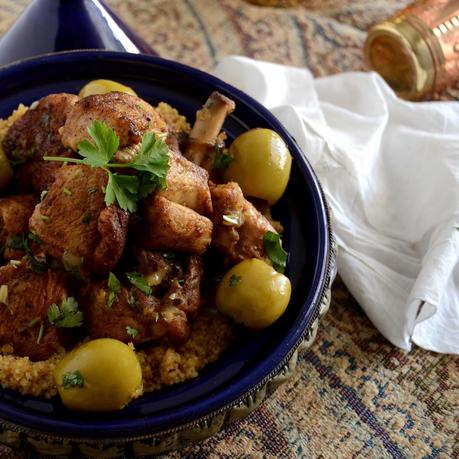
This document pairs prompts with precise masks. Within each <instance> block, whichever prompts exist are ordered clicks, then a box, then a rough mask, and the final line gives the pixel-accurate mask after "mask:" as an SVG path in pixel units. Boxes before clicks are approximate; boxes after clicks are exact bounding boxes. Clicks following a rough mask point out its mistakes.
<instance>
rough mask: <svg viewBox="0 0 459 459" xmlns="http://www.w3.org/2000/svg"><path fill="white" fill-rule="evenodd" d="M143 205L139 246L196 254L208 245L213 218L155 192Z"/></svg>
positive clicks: (139, 228) (204, 249) (138, 227)
mask: <svg viewBox="0 0 459 459" xmlns="http://www.w3.org/2000/svg"><path fill="white" fill-rule="evenodd" d="M144 207H145V216H144V220H143V221H141V223H140V224H139V225H138V226H137V234H138V237H139V243H140V245H141V246H142V247H145V248H146V249H151V250H178V251H180V252H188V253H195V254H202V253H204V252H205V251H206V249H207V248H208V247H209V245H210V241H211V238H212V222H211V221H210V220H209V219H208V218H206V217H203V216H202V215H199V214H198V213H197V212H195V211H194V210H192V209H189V208H188V207H184V206H182V205H180V204H177V203H175V202H172V201H169V200H168V199H166V198H164V197H162V196H160V195H158V194H155V195H151V196H149V197H148V198H147V199H146V200H145V202H144Z"/></svg>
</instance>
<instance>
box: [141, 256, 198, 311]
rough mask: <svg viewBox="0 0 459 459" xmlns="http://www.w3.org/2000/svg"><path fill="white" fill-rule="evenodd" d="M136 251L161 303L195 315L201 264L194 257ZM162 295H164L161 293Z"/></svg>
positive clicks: (142, 270)
mask: <svg viewBox="0 0 459 459" xmlns="http://www.w3.org/2000/svg"><path fill="white" fill-rule="evenodd" d="M167 256H169V257H170V258H171V259H167V258H165V256H164V255H162V254H160V253H157V252H150V251H148V250H137V252H136V259H137V262H138V263H139V271H140V273H142V274H143V275H144V276H145V278H146V280H147V282H148V284H149V285H150V286H151V287H152V289H153V292H154V293H155V294H158V292H162V300H161V303H162V305H164V306H167V305H169V306H174V307H176V308H178V309H181V310H182V311H184V312H185V313H186V314H187V316H189V315H194V314H196V312H197V311H198V309H199V307H200V306H201V283H202V280H203V276H204V267H203V262H202V259H201V257H200V256H197V255H191V256H187V255H185V256H184V255H181V256H180V255H179V254H167ZM164 292H165V293H164Z"/></svg>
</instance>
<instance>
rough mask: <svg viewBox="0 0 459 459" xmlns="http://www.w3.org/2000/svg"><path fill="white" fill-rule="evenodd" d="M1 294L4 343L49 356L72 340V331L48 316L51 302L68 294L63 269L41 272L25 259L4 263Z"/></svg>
mask: <svg viewBox="0 0 459 459" xmlns="http://www.w3.org/2000/svg"><path fill="white" fill-rule="evenodd" d="M0 297H1V298H0V345H5V344H10V345H12V346H13V348H14V354H15V355H19V356H28V357H30V359H31V360H45V359H47V358H49V357H50V356H51V355H52V354H54V353H55V352H56V351H57V350H58V349H59V348H60V347H62V346H64V347H65V345H67V344H69V339H70V338H71V336H70V335H69V331H68V330H64V329H62V328H58V327H55V326H53V325H51V324H50V323H49V321H48V318H47V312H48V308H49V306H50V305H51V304H53V303H56V304H57V305H60V304H61V302H62V301H63V300H64V299H65V298H66V297H67V290H66V287H65V282H64V278H63V275H62V273H58V272H53V271H46V272H44V273H43V274H38V273H35V272H33V271H31V270H30V269H28V267H27V265H26V264H25V263H21V264H20V265H19V266H13V265H11V264H9V265H6V266H2V267H1V268H0ZM41 328H42V331H41V332H40V329H41Z"/></svg>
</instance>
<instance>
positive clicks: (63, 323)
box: [48, 296, 83, 328]
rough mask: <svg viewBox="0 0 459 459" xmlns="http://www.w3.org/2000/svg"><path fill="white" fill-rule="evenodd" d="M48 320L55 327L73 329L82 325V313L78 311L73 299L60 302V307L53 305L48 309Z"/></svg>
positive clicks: (68, 298)
mask: <svg viewBox="0 0 459 459" xmlns="http://www.w3.org/2000/svg"><path fill="white" fill-rule="evenodd" d="M48 320H49V322H50V324H52V325H55V326H56V327H63V328H74V327H81V325H82V324H83V313H82V312H81V311H80V310H79V309H78V303H77V301H76V300H75V298H73V297H71V296H70V297H67V298H65V299H64V301H62V303H61V307H60V308H59V306H58V305H57V304H56V303H53V304H52V305H51V306H50V307H49V308H48Z"/></svg>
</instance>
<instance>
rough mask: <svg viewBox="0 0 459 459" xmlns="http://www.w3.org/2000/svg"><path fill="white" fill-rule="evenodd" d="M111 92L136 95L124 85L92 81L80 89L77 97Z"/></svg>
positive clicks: (109, 81) (107, 81) (111, 81)
mask: <svg viewBox="0 0 459 459" xmlns="http://www.w3.org/2000/svg"><path fill="white" fill-rule="evenodd" d="M113 91H118V92H125V93H127V94H132V95H133V96H136V95H137V94H136V93H135V91H134V90H133V89H131V88H130V87H128V86H124V84H121V83H118V82H116V81H113V80H92V81H90V82H89V83H87V84H85V85H84V86H83V87H82V88H81V91H80V93H79V94H78V95H79V96H80V97H86V96H92V95H93V94H106V93H107V92H113Z"/></svg>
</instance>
